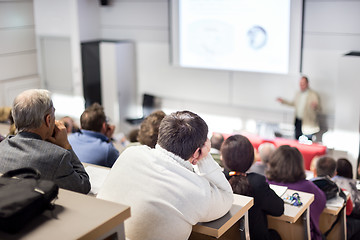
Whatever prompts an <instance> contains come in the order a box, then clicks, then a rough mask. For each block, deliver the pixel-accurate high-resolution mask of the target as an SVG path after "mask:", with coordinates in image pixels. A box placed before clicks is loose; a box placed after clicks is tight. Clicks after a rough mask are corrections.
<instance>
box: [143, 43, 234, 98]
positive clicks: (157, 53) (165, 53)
mask: <svg viewBox="0 0 360 240" xmlns="http://www.w3.org/2000/svg"><path fill="white" fill-rule="evenodd" d="M137 60H138V61H137V68H138V70H137V72H138V81H139V91H140V92H149V93H152V94H153V95H155V96H161V97H167V98H180V99H187V100H195V101H203V102H209V103H212V102H217V103H230V102H229V73H228V72H226V71H210V70H199V69H186V68H178V67H173V66H170V62H169V46H168V44H161V43H153V44H151V43H146V44H145V43H144V44H143V43H139V44H138V45H137Z"/></svg>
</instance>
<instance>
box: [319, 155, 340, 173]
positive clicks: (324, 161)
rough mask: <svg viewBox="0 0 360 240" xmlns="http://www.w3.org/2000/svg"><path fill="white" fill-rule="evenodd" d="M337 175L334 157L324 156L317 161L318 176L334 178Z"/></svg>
mask: <svg viewBox="0 0 360 240" xmlns="http://www.w3.org/2000/svg"><path fill="white" fill-rule="evenodd" d="M335 174H336V161H335V159H333V158H332V157H327V156H323V157H320V158H319V159H318V160H317V161H316V175H317V176H319V177H324V176H328V177H330V178H332V177H333V176H335Z"/></svg>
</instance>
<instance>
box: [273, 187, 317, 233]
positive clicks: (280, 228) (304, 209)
mask: <svg viewBox="0 0 360 240" xmlns="http://www.w3.org/2000/svg"><path fill="white" fill-rule="evenodd" d="M295 192H297V193H299V195H300V198H301V202H302V203H303V205H302V206H300V207H297V206H292V205H290V204H286V203H285V205H284V206H285V209H284V214H283V215H281V216H280V217H274V216H268V227H269V228H271V229H275V230H276V231H277V232H278V233H279V234H280V236H281V238H282V239H311V235H310V213H309V206H310V204H311V203H312V202H313V201H314V194H311V193H305V192H300V191H295V190H292V189H288V190H286V192H285V193H284V196H287V195H292V194H293V193H295Z"/></svg>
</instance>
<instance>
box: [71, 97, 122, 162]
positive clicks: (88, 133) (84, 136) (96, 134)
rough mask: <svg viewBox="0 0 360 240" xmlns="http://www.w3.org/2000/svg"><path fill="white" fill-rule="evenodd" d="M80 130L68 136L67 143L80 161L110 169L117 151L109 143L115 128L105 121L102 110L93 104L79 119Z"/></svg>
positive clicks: (116, 156)
mask: <svg viewBox="0 0 360 240" xmlns="http://www.w3.org/2000/svg"><path fill="white" fill-rule="evenodd" d="M80 125H81V130H80V131H79V132H76V133H73V134H71V135H70V136H69V142H70V144H71V146H72V147H73V149H74V152H75V153H76V154H77V155H78V156H79V159H80V161H82V162H86V163H92V164H96V165H100V166H104V167H112V165H113V164H114V162H115V161H116V159H117V158H118V157H119V151H118V150H117V149H116V148H115V146H114V145H113V143H112V142H111V137H112V134H113V133H114V130H115V126H113V125H109V124H108V123H107V121H106V116H105V113H104V108H103V107H102V106H101V105H100V104H98V103H94V104H92V105H91V106H90V107H88V108H86V109H85V111H84V112H83V113H82V114H81V117H80Z"/></svg>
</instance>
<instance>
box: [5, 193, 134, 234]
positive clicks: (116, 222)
mask: <svg viewBox="0 0 360 240" xmlns="http://www.w3.org/2000/svg"><path fill="white" fill-rule="evenodd" d="M55 205H56V206H55V209H54V210H53V211H45V212H44V213H43V214H42V215H41V216H39V217H37V218H36V219H34V221H32V222H31V223H30V224H29V225H27V226H26V227H25V228H24V229H23V230H22V231H21V232H20V233H18V234H15V235H10V234H6V233H3V232H0V239H27V240H31V239H34V240H48V239H51V240H57V239H59V240H63V239H81V240H85V239H86V240H87V239H105V238H108V237H110V238H112V239H125V234H124V221H125V219H127V218H129V217H130V207H128V206H125V205H121V204H117V203H113V202H109V201H104V200H101V199H97V198H94V197H89V196H87V195H84V194H79V193H75V192H72V191H68V190H64V189H60V191H59V195H58V199H57V200H56V202H55Z"/></svg>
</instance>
